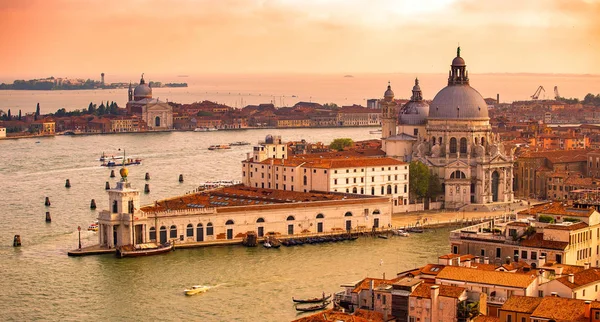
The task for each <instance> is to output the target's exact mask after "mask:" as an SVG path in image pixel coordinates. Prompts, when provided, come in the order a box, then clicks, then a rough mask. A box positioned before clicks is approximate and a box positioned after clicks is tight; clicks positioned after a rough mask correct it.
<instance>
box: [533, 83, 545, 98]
mask: <svg viewBox="0 0 600 322" xmlns="http://www.w3.org/2000/svg"><path fill="white" fill-rule="evenodd" d="M542 92H544V93H545V92H546V90H545V89H544V86H542V85H540V86H539V87H538V88H537V89H536V90H535V93H533V95H531V98H532V99H534V100H536V99H538V97H540V94H542Z"/></svg>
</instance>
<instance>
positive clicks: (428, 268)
mask: <svg viewBox="0 0 600 322" xmlns="http://www.w3.org/2000/svg"><path fill="white" fill-rule="evenodd" d="M444 267H445V266H444V265H437V264H427V265H425V266H423V267H421V274H428V275H437V274H438V273H439V272H440V271H441V270H442V269H444Z"/></svg>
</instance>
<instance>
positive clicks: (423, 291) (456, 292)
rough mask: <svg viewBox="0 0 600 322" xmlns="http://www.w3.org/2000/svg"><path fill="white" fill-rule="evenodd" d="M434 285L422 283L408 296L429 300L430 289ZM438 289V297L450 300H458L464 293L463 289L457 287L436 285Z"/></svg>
mask: <svg viewBox="0 0 600 322" xmlns="http://www.w3.org/2000/svg"><path fill="white" fill-rule="evenodd" d="M433 285H435V284H428V283H422V284H420V285H419V286H417V288H415V290H414V291H413V292H412V293H410V296H414V297H420V298H426V299H430V298H431V287H432V286H433ZM436 286H438V287H439V292H440V293H439V296H444V297H451V298H455V299H457V298H459V297H460V296H461V295H462V294H463V293H464V292H465V290H466V289H465V288H464V287H458V286H450V285H436Z"/></svg>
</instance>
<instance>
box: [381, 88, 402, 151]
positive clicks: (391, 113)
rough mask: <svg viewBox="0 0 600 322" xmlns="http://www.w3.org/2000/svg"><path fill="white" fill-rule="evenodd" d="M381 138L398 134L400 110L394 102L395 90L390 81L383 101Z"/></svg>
mask: <svg viewBox="0 0 600 322" xmlns="http://www.w3.org/2000/svg"><path fill="white" fill-rule="evenodd" d="M380 105H381V138H382V139H386V138H389V137H390V136H394V135H396V134H397V127H396V125H397V119H398V112H397V111H396V102H394V92H393V91H392V86H391V85H390V83H389V82H388V87H387V90H386V91H385V94H384V95H383V100H382V101H381V104H380Z"/></svg>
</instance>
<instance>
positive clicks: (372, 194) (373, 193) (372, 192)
mask: <svg viewBox="0 0 600 322" xmlns="http://www.w3.org/2000/svg"><path fill="white" fill-rule="evenodd" d="M374 195H375V187H371V196H374Z"/></svg>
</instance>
